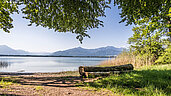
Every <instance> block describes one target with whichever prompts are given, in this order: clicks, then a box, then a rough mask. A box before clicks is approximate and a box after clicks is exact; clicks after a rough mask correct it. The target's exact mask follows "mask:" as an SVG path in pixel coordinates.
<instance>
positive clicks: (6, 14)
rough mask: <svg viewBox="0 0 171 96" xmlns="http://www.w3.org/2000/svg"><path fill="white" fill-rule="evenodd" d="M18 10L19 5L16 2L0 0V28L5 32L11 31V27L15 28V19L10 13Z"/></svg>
mask: <svg viewBox="0 0 171 96" xmlns="http://www.w3.org/2000/svg"><path fill="white" fill-rule="evenodd" d="M14 12H18V5H17V3H16V2H9V0H8V1H7V0H0V29H3V30H4V31H5V32H10V31H9V29H11V28H13V27H14V26H13V25H12V21H13V19H12V18H11V17H10V14H13V13H14Z"/></svg>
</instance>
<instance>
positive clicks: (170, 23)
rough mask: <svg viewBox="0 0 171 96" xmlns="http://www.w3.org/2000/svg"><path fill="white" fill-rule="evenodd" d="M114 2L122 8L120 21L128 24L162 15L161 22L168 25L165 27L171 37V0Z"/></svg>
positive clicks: (117, 0) (122, 0)
mask: <svg viewBox="0 0 171 96" xmlns="http://www.w3.org/2000/svg"><path fill="white" fill-rule="evenodd" d="M114 4H115V5H116V4H117V5H118V8H119V9H121V13H120V15H121V17H122V20H121V21H120V22H126V23H127V25H131V24H132V23H134V24H136V21H138V20H141V19H143V18H149V19H151V18H153V17H160V18H161V20H162V21H161V22H160V23H163V25H166V26H164V27H165V28H167V30H166V31H167V35H168V36H170V38H171V8H170V4H171V1H170V0H114ZM169 9H170V10H169ZM170 40H171V39H170Z"/></svg>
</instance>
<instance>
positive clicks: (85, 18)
mask: <svg viewBox="0 0 171 96" xmlns="http://www.w3.org/2000/svg"><path fill="white" fill-rule="evenodd" d="M14 1H17V0H3V1H2V2H1V3H0V4H2V6H1V9H0V10H2V9H3V10H6V11H5V12H7V13H10V12H14V11H17V10H18V9H17V7H18V5H24V6H23V7H24V8H22V9H21V11H22V13H23V14H25V16H24V18H26V19H29V20H30V24H29V26H31V25H32V24H33V23H35V24H36V26H39V25H41V26H43V27H48V28H49V29H54V30H55V31H58V32H72V33H75V34H78V36H77V37H76V38H77V39H79V40H80V41H82V40H83V37H86V36H87V37H90V36H89V35H88V34H87V33H86V32H87V30H88V29H91V28H98V27H100V26H103V21H101V20H99V19H98V17H104V16H105V12H104V10H105V8H109V6H108V4H109V2H106V1H105V0H18V1H19V2H16V3H14ZM11 2H12V3H11ZM4 6H9V7H7V8H6V7H5V9H4ZM7 9H11V10H7ZM2 15H3V16H4V18H5V17H6V16H8V18H9V19H10V22H8V24H4V23H2V24H1V26H5V27H6V29H4V31H6V32H9V29H10V28H12V27H13V26H12V22H11V21H12V19H11V17H10V16H9V15H10V14H7V15H6V14H5V13H3V14H2ZM8 18H7V19H5V21H8ZM0 22H2V21H0ZM7 25H10V27H8V26H7Z"/></svg>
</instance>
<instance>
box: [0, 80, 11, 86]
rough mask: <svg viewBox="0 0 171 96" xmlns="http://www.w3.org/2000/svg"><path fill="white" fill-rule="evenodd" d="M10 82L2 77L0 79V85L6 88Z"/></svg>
mask: <svg viewBox="0 0 171 96" xmlns="http://www.w3.org/2000/svg"><path fill="white" fill-rule="evenodd" d="M11 84H12V82H9V81H5V80H4V79H1V81H0V86H1V87H2V88H6V87H8V86H9V85H11Z"/></svg>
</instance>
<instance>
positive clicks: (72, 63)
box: [0, 57, 109, 73]
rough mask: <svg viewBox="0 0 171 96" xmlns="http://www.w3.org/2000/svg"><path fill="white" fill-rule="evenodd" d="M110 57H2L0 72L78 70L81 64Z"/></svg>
mask: <svg viewBox="0 0 171 96" xmlns="http://www.w3.org/2000/svg"><path fill="white" fill-rule="evenodd" d="M107 59H109V58H79V57H0V72H20V71H24V72H26V73H27V72H28V73H29V72H61V71H76V70H78V67H79V66H94V65H98V64H100V62H101V61H104V60H107Z"/></svg>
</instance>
